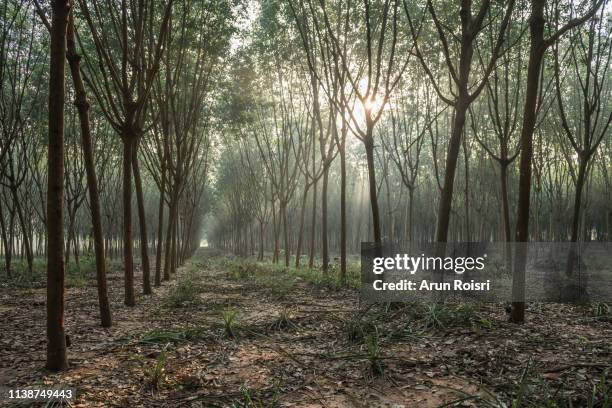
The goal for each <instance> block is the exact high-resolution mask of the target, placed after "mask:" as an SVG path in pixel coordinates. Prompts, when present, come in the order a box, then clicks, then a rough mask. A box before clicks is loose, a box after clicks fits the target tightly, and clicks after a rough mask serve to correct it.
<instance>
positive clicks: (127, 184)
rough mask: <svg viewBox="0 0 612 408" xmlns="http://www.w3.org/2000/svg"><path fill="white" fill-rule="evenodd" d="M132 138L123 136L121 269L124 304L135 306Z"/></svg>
mask: <svg viewBox="0 0 612 408" xmlns="http://www.w3.org/2000/svg"><path fill="white" fill-rule="evenodd" d="M134 139H135V138H134V136H133V135H132V134H131V133H128V132H125V133H124V134H123V263H124V265H123V267H124V270H125V271H124V272H125V304H126V306H135V305H136V296H135V294H134V259H133V254H132V251H133V242H132V158H133V149H134V147H135V146H134V144H135V143H134Z"/></svg>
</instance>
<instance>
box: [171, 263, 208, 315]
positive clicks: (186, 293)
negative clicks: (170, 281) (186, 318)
mask: <svg viewBox="0 0 612 408" xmlns="http://www.w3.org/2000/svg"><path fill="white" fill-rule="evenodd" d="M197 270H198V269H197V267H195V266H193V265H189V267H187V268H185V270H184V271H183V273H182V274H181V275H180V276H179V277H178V281H177V284H176V286H175V287H173V288H172V289H171V290H170V291H169V292H168V294H167V295H166V299H165V300H164V306H166V307H169V308H180V307H189V306H193V305H196V304H198V303H199V301H200V299H199V294H200V292H201V291H202V288H201V285H200V283H199V280H198V276H197Z"/></svg>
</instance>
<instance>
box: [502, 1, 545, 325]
mask: <svg viewBox="0 0 612 408" xmlns="http://www.w3.org/2000/svg"><path fill="white" fill-rule="evenodd" d="M544 3H545V0H533V1H532V2H531V19H530V21H529V30H530V36H531V43H530V52H529V63H528V67H527V83H526V85H525V86H526V89H527V91H526V95H525V106H524V109H523V123H522V128H521V139H520V143H521V157H520V163H519V169H520V176H519V193H518V201H517V208H518V212H517V219H516V242H517V243H518V244H517V245H516V255H515V258H514V272H513V275H512V311H511V315H510V320H511V321H513V322H515V323H522V322H524V321H525V266H526V262H527V246H526V244H524V243H526V242H527V241H528V239H529V204H530V202H529V200H530V196H531V161H532V158H533V130H534V128H535V124H536V116H537V115H536V109H537V101H538V88H539V86H540V69H541V66H542V59H543V58H544V51H545V50H546V47H545V46H544Z"/></svg>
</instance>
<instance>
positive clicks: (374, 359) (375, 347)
mask: <svg viewBox="0 0 612 408" xmlns="http://www.w3.org/2000/svg"><path fill="white" fill-rule="evenodd" d="M379 340H380V339H379V336H378V330H376V328H375V330H374V332H373V333H370V334H366V335H365V344H366V347H367V352H368V354H367V356H368V361H369V363H370V369H371V370H372V374H373V375H374V376H380V375H383V374H384V372H385V367H384V364H383V361H382V360H381V358H380V343H379Z"/></svg>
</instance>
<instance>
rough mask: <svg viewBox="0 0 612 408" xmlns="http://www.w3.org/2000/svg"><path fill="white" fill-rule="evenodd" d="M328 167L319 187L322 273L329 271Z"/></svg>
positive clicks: (326, 165) (324, 170) (327, 166)
mask: <svg viewBox="0 0 612 408" xmlns="http://www.w3.org/2000/svg"><path fill="white" fill-rule="evenodd" d="M329 165H330V163H325V168H324V169H323V185H322V186H321V257H322V258H323V259H322V261H323V264H322V269H323V273H327V271H328V270H329V244H328V242H327V185H328V183H329Z"/></svg>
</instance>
